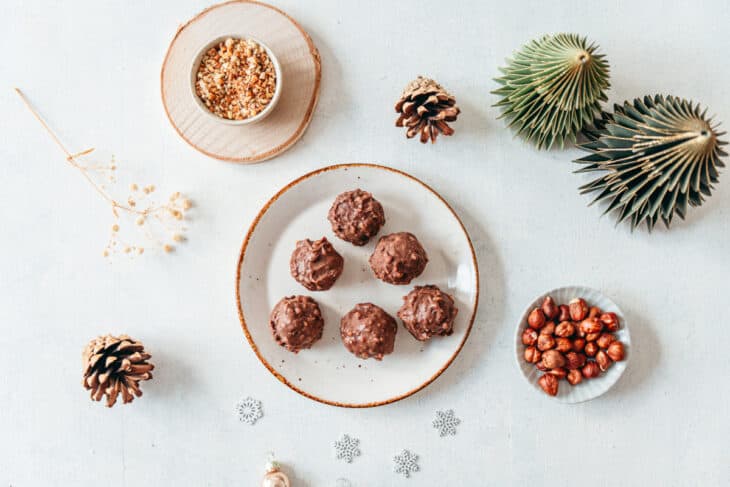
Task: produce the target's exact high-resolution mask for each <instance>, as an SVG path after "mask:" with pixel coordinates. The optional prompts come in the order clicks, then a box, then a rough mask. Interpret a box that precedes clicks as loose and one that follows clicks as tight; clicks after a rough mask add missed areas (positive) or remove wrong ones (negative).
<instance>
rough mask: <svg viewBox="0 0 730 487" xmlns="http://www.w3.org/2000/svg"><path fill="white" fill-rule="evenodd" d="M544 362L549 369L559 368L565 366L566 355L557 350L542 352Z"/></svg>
mask: <svg viewBox="0 0 730 487" xmlns="http://www.w3.org/2000/svg"><path fill="white" fill-rule="evenodd" d="M542 364H543V365H544V366H545V367H547V368H548V369H557V368H558V367H564V366H565V357H563V354H562V353H560V352H558V351H557V350H548V351H546V352H545V353H543V354H542Z"/></svg>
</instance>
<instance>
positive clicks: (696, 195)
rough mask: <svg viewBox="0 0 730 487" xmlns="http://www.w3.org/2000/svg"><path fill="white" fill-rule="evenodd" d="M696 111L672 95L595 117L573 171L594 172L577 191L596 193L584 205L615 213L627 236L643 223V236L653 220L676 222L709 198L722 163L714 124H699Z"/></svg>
mask: <svg viewBox="0 0 730 487" xmlns="http://www.w3.org/2000/svg"><path fill="white" fill-rule="evenodd" d="M706 113H707V110H706V109H705V110H701V109H700V106H699V105H698V104H695V103H693V102H691V101H687V100H684V99H681V98H677V97H674V96H667V97H664V96H661V95H656V96H654V97H650V96H645V97H644V98H643V99H640V98H637V99H635V100H634V102H633V103H631V102H629V101H626V102H624V104H623V106H621V105H615V106H614V112H613V113H612V114H611V113H605V112H604V113H602V114H601V116H600V118H598V119H596V120H595V121H594V123H593V127H590V128H587V129H586V130H584V132H583V133H584V134H585V136H586V137H587V138H588V142H586V143H583V144H580V146H579V147H580V148H582V149H584V150H587V151H588V152H590V153H591V154H590V155H588V156H585V157H583V158H581V159H578V160H577V161H575V162H577V163H579V164H583V165H584V166H585V167H583V168H581V169H579V170H577V171H576V172H593V171H601V172H603V173H604V174H602V175H601V176H600V177H598V178H597V179H595V180H593V181H591V182H590V183H588V184H585V185H583V186H581V187H580V191H581V193H594V192H598V194H597V195H596V196H595V199H594V200H593V201H592V202H591V204H593V203H595V202H597V201H603V200H608V207H607V208H606V211H605V213H609V212H615V213H616V215H617V224H618V223H620V222H622V221H625V220H628V221H630V222H631V229H632V230H633V229H634V228H636V227H638V226H640V225H641V224H642V223H646V227H647V228H648V230H649V231H651V230H652V228H654V225H655V224H656V223H657V221H658V220H659V219H660V218H661V220H662V221H663V222H664V225H665V226H666V227H667V228H669V226H670V224H671V223H672V217H673V216H674V215H675V214H676V215H677V216H679V217H680V218H682V219H684V216H685V214H686V213H687V209H688V207H690V206H700V205H701V204H702V203H703V201H704V200H705V197H709V196H710V195H711V190H712V189H713V184H715V183H717V181H718V175H719V169H720V168H722V167H725V164H724V163H723V162H722V160H721V157H723V156H727V154H726V153H725V152H724V151H723V150H722V146H723V145H725V144H726V143H727V142H723V141H720V140H719V137H721V136H722V135H724V134H725V132H718V131H717V128H718V126H719V125H720V124H719V123H713V121H712V118H707V117H706Z"/></svg>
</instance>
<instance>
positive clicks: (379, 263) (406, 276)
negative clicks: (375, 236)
mask: <svg viewBox="0 0 730 487" xmlns="http://www.w3.org/2000/svg"><path fill="white" fill-rule="evenodd" d="M427 263H428V256H427V255H426V251H425V250H423V247H422V246H421V244H420V242H419V241H418V239H417V238H416V237H415V236H414V235H413V234H412V233H408V232H400V233H391V234H390V235H384V236H383V237H380V240H378V245H376V246H375V251H374V252H373V255H371V256H370V268H371V269H372V270H373V273H374V274H375V277H377V278H378V279H380V280H382V281H385V282H387V283H390V284H408V283H410V282H411V281H412V280H413V279H415V278H416V277H418V276H420V275H421V273H422V272H423V270H424V269H425V268H426V264H427Z"/></svg>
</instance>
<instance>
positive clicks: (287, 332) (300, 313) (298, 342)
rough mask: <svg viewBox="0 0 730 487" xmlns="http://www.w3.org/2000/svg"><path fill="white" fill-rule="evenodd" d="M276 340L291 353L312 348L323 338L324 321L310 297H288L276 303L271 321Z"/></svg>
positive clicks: (317, 306)
mask: <svg viewBox="0 0 730 487" xmlns="http://www.w3.org/2000/svg"><path fill="white" fill-rule="evenodd" d="M269 325H270V326H271V332H272V333H273V335H274V340H276V342H277V343H278V344H279V345H281V346H282V347H284V348H286V349H287V350H289V351H290V352H294V353H297V352H299V351H300V350H302V349H305V348H310V347H311V346H312V345H314V343H315V342H316V341H317V340H319V339H320V338H322V330H323V329H324V320H323V319H322V312H321V311H320V309H319V305H318V304H317V302H316V301H315V300H314V299H312V298H310V297H309V296H288V297H286V298H283V299H282V300H281V301H279V302H278V303H276V306H274V309H273V310H272V311H271V317H270V319H269Z"/></svg>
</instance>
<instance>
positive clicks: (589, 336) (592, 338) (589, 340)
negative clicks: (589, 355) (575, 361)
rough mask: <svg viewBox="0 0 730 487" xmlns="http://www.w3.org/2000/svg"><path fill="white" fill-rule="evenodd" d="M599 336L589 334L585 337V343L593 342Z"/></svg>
mask: <svg viewBox="0 0 730 487" xmlns="http://www.w3.org/2000/svg"><path fill="white" fill-rule="evenodd" d="M600 336H601V334H600V333H589V334H587V335H586V341H587V342H595V341H596V340H598V338H599V337H600Z"/></svg>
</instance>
